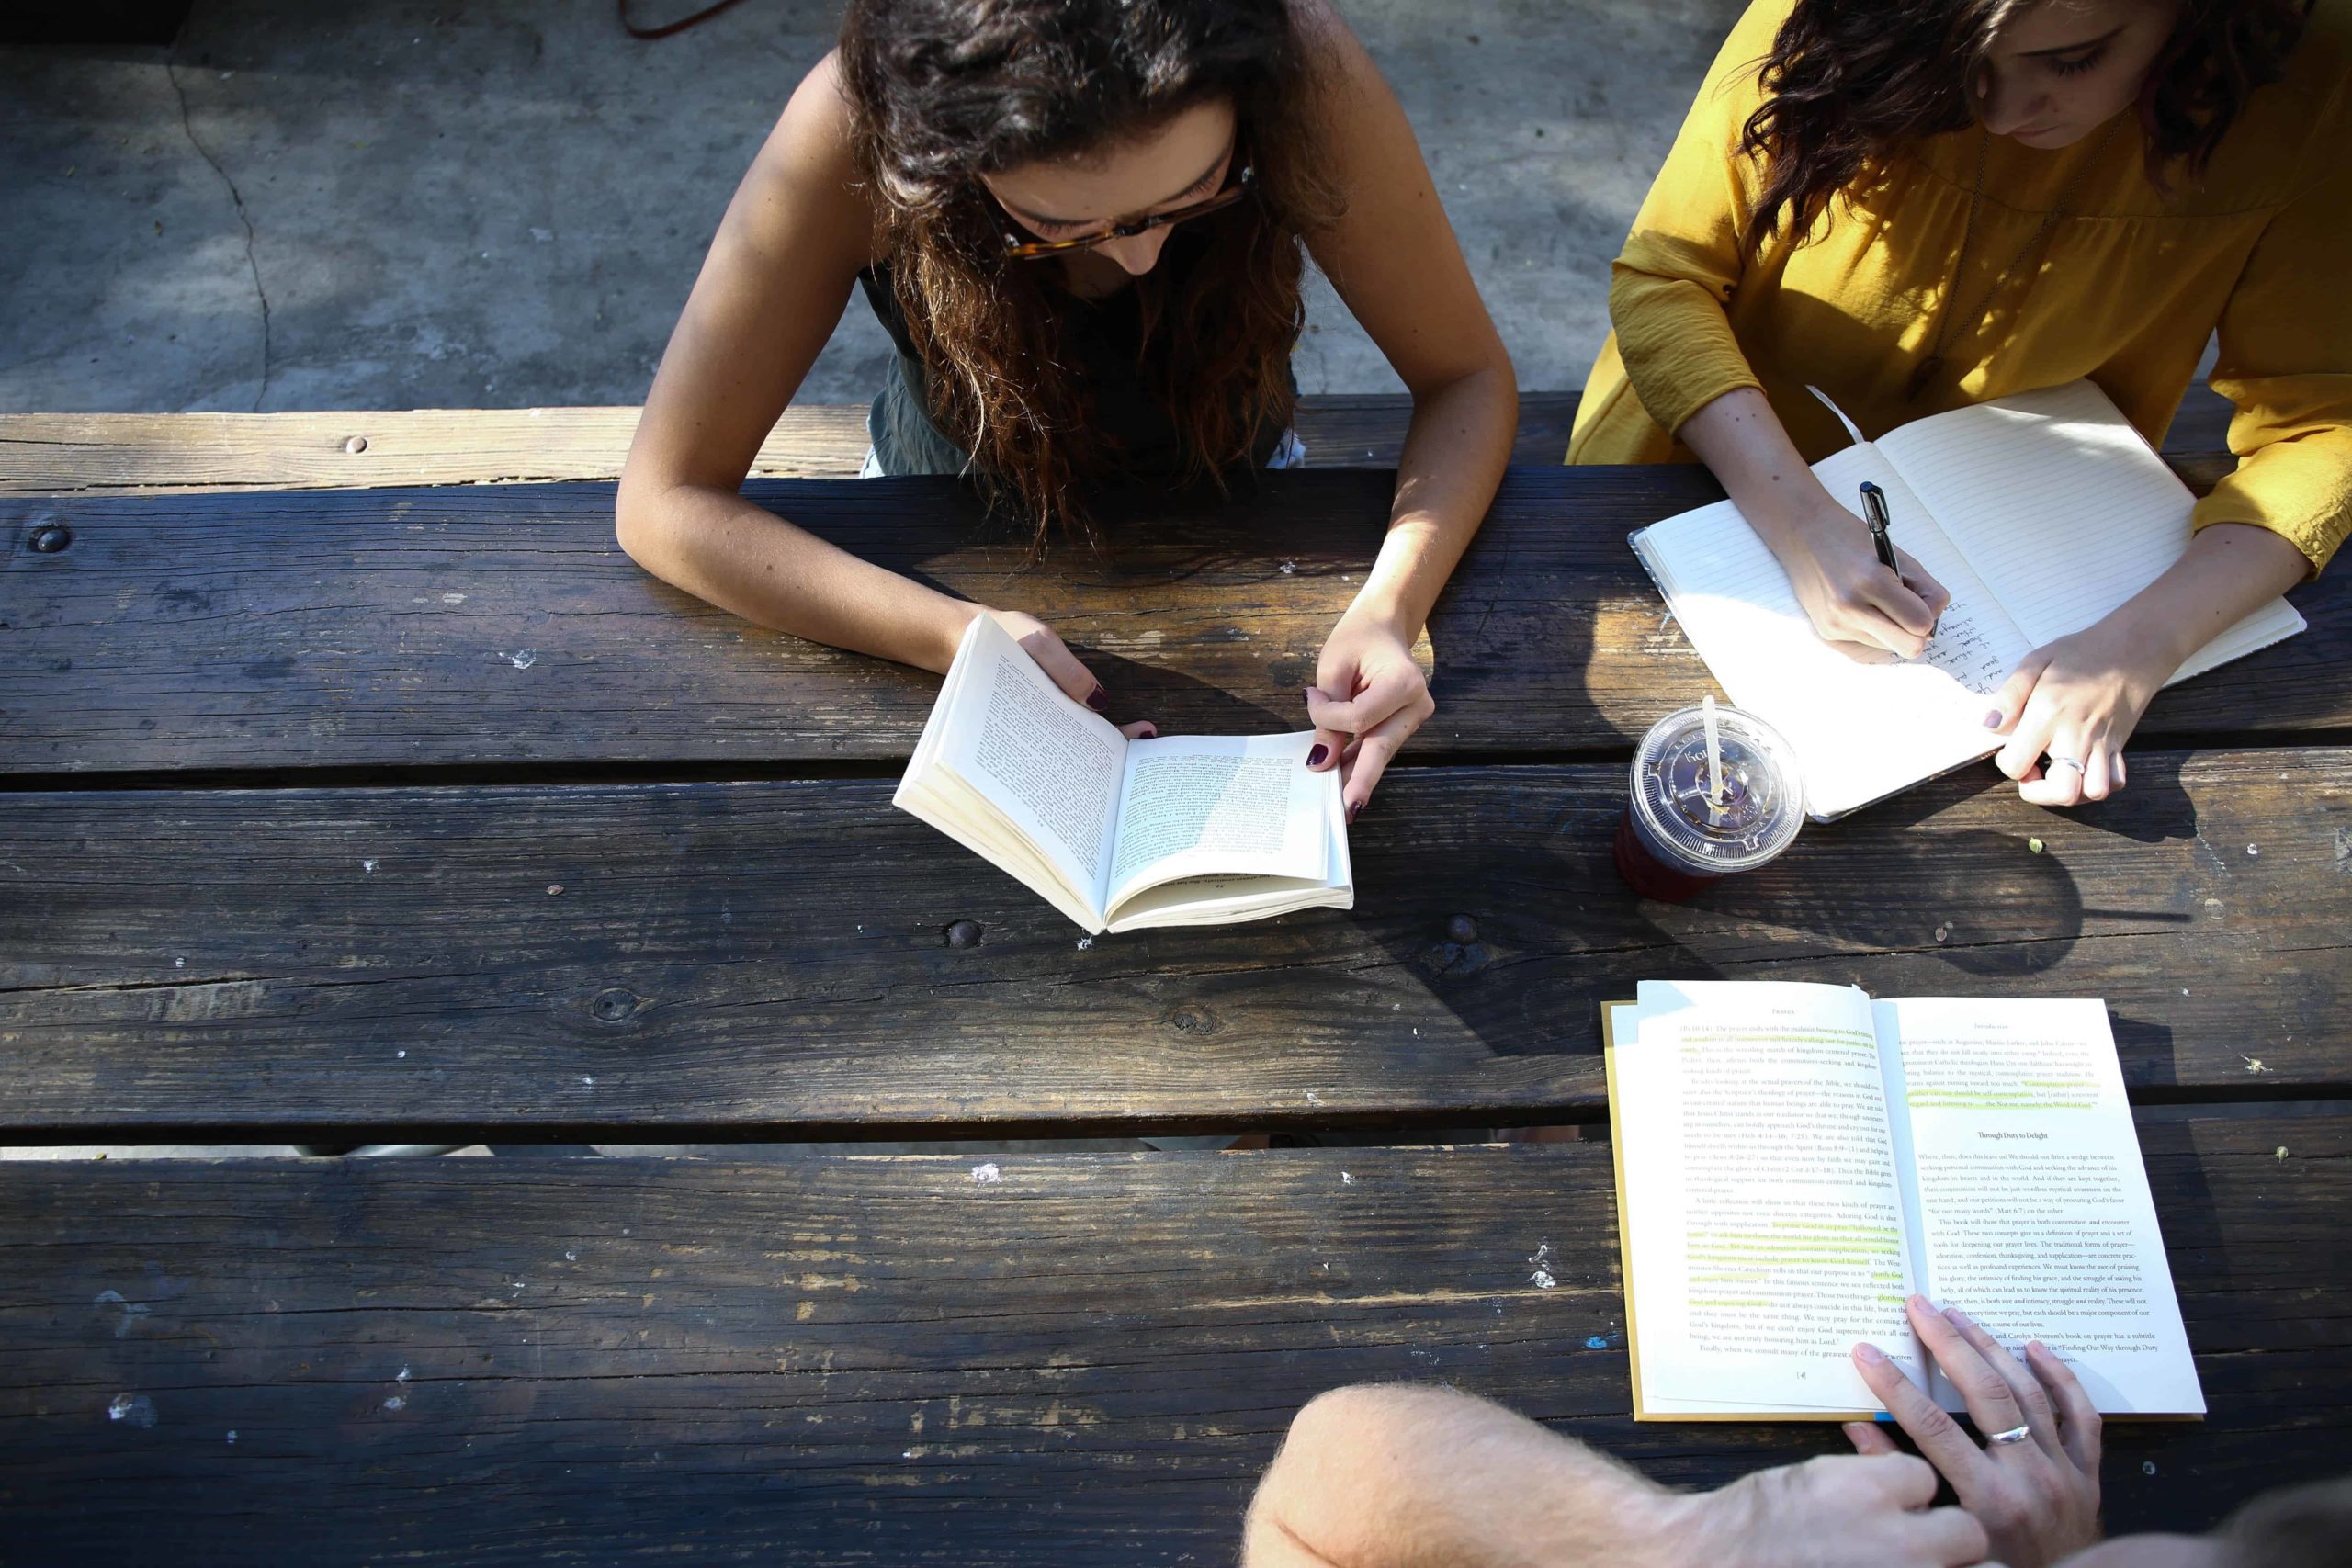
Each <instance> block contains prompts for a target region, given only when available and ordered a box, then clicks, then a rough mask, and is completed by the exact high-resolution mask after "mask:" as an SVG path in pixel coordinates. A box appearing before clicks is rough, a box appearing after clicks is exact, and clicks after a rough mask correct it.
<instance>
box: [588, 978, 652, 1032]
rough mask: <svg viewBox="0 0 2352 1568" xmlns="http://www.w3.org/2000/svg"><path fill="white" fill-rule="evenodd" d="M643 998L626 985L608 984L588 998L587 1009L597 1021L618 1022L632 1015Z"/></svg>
mask: <svg viewBox="0 0 2352 1568" xmlns="http://www.w3.org/2000/svg"><path fill="white" fill-rule="evenodd" d="M643 999H644V998H641V997H639V995H638V994H637V993H636V992H635V991H632V990H630V989H629V988H628V987H626V986H610V987H605V989H604V990H601V991H598V992H597V993H596V994H595V996H594V998H591V999H590V1001H589V1003H588V1011H589V1013H590V1015H591V1016H593V1017H594V1019H595V1020H596V1021H598V1022H599V1023H619V1022H622V1021H625V1020H627V1019H628V1018H630V1017H631V1016H633V1015H634V1014H635V1013H636V1011H637V1006H638V1003H639V1002H640V1001H642V1000H643Z"/></svg>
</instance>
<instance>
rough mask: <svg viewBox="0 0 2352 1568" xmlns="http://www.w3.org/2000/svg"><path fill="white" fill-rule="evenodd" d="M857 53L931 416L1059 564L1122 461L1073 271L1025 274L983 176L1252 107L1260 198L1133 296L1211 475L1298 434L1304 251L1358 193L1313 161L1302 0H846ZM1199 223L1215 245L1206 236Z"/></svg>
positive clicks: (1164, 400)
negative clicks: (1089, 493)
mask: <svg viewBox="0 0 2352 1568" xmlns="http://www.w3.org/2000/svg"><path fill="white" fill-rule="evenodd" d="M841 59H842V76H843V81H844V84H845V91H846V92H847V95H848V98H849V104H850V113H851V122H852V139H853V147H854V153H855V157H856V160H857V164H858V168H859V170H860V173H861V175H862V177H864V178H865V180H867V181H868V182H869V183H870V186H871V187H872V190H873V192H874V194H875V196H876V197H877V198H878V204H879V210H880V215H881V237H882V240H883V243H884V244H885V246H886V247H887V250H888V254H889V256H890V258H891V280H892V287H893V288H894V289H895V290H896V293H897V297H898V301H899V306H900V308H901V310H902V312H903V314H904V315H905V317H906V322H907V333H908V336H909V337H910V339H911V340H912V342H913V345H914V347H915V350H916V352H917V354H918V355H920V356H921V358H922V362H923V367H924V369H925V371H926V372H927V377H926V380H927V386H928V390H929V396H930V400H931V411H930V412H931V414H932V417H933V420H934V421H935V422H936V423H938V424H939V425H940V427H941V430H942V431H943V433H944V434H946V435H947V436H948V437H949V438H950V439H952V440H954V441H956V443H957V444H958V445H959V446H962V447H963V448H964V449H965V450H966V451H967V452H970V453H971V454H972V455H973V457H974V459H975V461H974V463H973V474H974V477H975V478H976V479H978V481H979V482H980V484H981V486H982V488H983V490H984V491H986V492H987V493H988V495H989V499H990V501H991V502H1010V503H1012V504H1013V505H1014V506H1015V507H1016V508H1017V510H1018V511H1019V512H1020V513H1023V515H1025V517H1026V518H1027V519H1028V520H1029V521H1030V523H1031V524H1032V525H1034V527H1035V541H1034V544H1035V548H1037V549H1039V550H1042V549H1043V548H1044V547H1045V542H1046V536H1047V533H1048V531H1049V529H1051V528H1052V527H1053V526H1054V525H1056V524H1057V523H1059V524H1067V525H1079V526H1081V527H1082V526H1083V525H1084V524H1085V522H1086V516H1085V512H1084V506H1083V501H1082V495H1083V492H1084V491H1085V490H1086V489H1087V488H1088V485H1089V483H1090V481H1092V480H1096V479H1103V478H1107V477H1109V476H1110V475H1111V474H1112V473H1113V472H1114V471H1115V469H1116V468H1117V467H1118V460H1119V453H1118V452H1117V451H1116V450H1115V449H1114V448H1113V447H1111V446H1109V445H1108V444H1107V442H1106V441H1105V439H1104V438H1103V436H1102V435H1100V434H1097V433H1095V432H1092V431H1091V430H1090V429H1089V424H1090V417H1089V416H1090V413H1091V409H1092V406H1093V401H1094V398H1093V390H1092V389H1091V387H1089V386H1088V385H1087V384H1086V382H1085V380H1084V378H1082V377H1081V376H1079V375H1076V374H1074V373H1072V372H1070V371H1069V370H1067V369H1065V368H1064V367H1067V366H1069V365H1072V364H1074V363H1076V362H1077V360H1076V356H1075V355H1073V354H1072V353H1070V352H1069V351H1067V350H1066V348H1065V346H1064V334H1065V333H1066V331H1067V330H1068V321H1069V317H1070V315H1071V312H1070V311H1069V310H1062V309H1057V298H1066V295H1065V291H1064V290H1063V288H1062V287H1061V276H1062V273H1061V268H1060V267H1059V266H1058V265H1055V264H1053V263H1051V262H1022V261H1014V260H1010V259H1008V258H1007V257H1006V255H1005V254H1004V245H1003V235H1004V232H1005V220H1004V218H1003V216H1002V214H1001V209H998V207H997V206H996V204H995V202H994V200H993V199H992V198H991V197H989V194H988V192H987V191H986V189H985V188H984V187H983V186H981V185H980V183H979V180H978V177H977V176H978V175H981V174H984V173H994V172H996V171H999V170H1003V169H1009V168H1012V167H1014V166H1016V165H1018V164H1023V163H1028V162H1031V161H1034V160H1036V159H1042V158H1055V157H1064V156H1069V155H1073V154H1076V155H1084V154H1086V153H1088V152H1092V151H1098V150H1105V149H1109V148H1114V147H1115V146H1116V145H1117V144H1118V142H1119V141H1121V140H1122V139H1125V138H1129V137H1132V136H1134V135H1136V133H1137V132H1139V131H1148V130H1150V129H1151V128H1152V127H1154V126H1155V125H1157V124H1159V123H1161V122H1164V121H1165V120H1166V119H1167V118H1169V117H1170V116H1171V115H1175V114H1178V113H1181V112H1182V111H1183V110H1185V109H1187V108H1190V107H1193V106H1195V105H1197V104H1200V103H1204V102H1206V101H1210V100H1213V99H1216V98H1226V99H1229V100H1230V101H1231V102H1232V104H1233V106H1234V108H1235V111H1236V114H1237V118H1238V130H1239V136H1240V141H1239V143H1238V152H1237V158H1240V157H1247V158H1248V159H1249V160H1250V163H1251V164H1252V165H1253V167H1254V171H1255V173H1254V181H1255V188H1254V191H1253V194H1252V195H1251V196H1250V197H1249V198H1247V199H1245V200H1243V201H1241V202H1239V203H1238V204H1237V205H1235V206H1233V207H1229V208H1227V209H1225V210H1223V211H1221V212H1218V213H1216V214H1213V215H1211V216H1209V217H1206V218H1201V219H1196V220H1193V221H1192V222H1191V223H1189V224H1187V225H1186V231H1187V235H1186V239H1187V243H1188V245H1196V246H1197V254H1195V256H1194V259H1193V262H1192V265H1188V266H1186V267H1184V268H1183V269H1182V274H1183V275H1182V276H1181V277H1170V276H1164V274H1165V273H1166V272H1167V271H1168V270H1169V269H1167V268H1155V269H1154V270H1153V271H1151V272H1150V273H1148V274H1146V275H1144V276H1141V277H1138V278H1137V279H1136V281H1135V285H1134V287H1135V288H1136V294H1137V304H1138V307H1139V309H1140V310H1141V313H1142V320H1143V322H1144V343H1145V348H1146V351H1147V352H1146V354H1145V356H1144V363H1143V365H1142V366H1141V367H1139V368H1143V369H1148V372H1149V375H1148V381H1147V390H1148V393H1149V395H1150V396H1151V397H1152V398H1153V399H1154V400H1156V401H1157V402H1158V403H1159V406H1160V407H1161V408H1162V410H1163V411H1164V412H1166V413H1167V414H1168V416H1169V419H1170V423H1172V424H1174V426H1175V427H1176V430H1177V432H1178V434H1179V437H1180V439H1181V441H1182V448H1183V463H1184V466H1185V468H1186V471H1187V474H1188V477H1189V478H1190V479H1193V480H1196V481H1197V480H1199V479H1204V478H1206V479H1213V480H1215V481H1216V482H1217V483H1219V484H1220V485H1221V484H1222V483H1223V479H1222V477H1221V476H1222V475H1223V473H1224V471H1225V470H1226V469H1227V468H1228V467H1229V466H1231V465H1233V464H1235V463H1236V462H1238V461H1241V460H1246V459H1247V457H1249V455H1250V452H1251V450H1252V448H1253V446H1254V443H1255V441H1256V438H1257V436H1258V435H1259V434H1260V433H1261V432H1263V431H1265V430H1268V429H1280V428H1282V427H1283V425H1284V424H1286V423H1288V422H1289V420H1290V415H1291V400H1292V399H1291V381H1290V373H1289V359H1290V353H1291V349H1292V346H1293V345H1294V344H1295V343H1296V341H1297V338H1298V333H1299V327H1300V322H1301V321H1302V319H1303V315H1304V311H1303V309H1302V306H1301V303H1300V282H1301V279H1302V276H1303V275H1304V271H1305V265H1306V263H1305V255H1304V252H1303V247H1302V236H1303V235H1304V234H1306V233H1307V232H1309V231H1312V230H1313V229H1315V228H1317V227H1319V226H1321V225H1323V224H1326V223H1328V222H1329V221H1330V220H1332V219H1333V218H1334V217H1335V216H1336V215H1337V212H1338V200H1337V197H1336V196H1335V194H1334V193H1333V191H1332V190H1331V189H1330V187H1329V186H1328V184H1326V183H1325V182H1324V181H1323V179H1322V178H1321V177H1320V176H1319V175H1317V174H1316V173H1314V172H1313V171H1312V170H1311V169H1310V168H1309V167H1308V166H1307V164H1306V158H1307V155H1308V154H1307V149H1308V147H1309V146H1310V144H1311V143H1310V140H1309V137H1308V135H1307V131H1308V130H1309V129H1310V128H1309V127H1308V126H1307V125H1306V116H1307V114H1308V112H1309V110H1308V105H1309V103H1310V102H1311V101H1312V100H1311V94H1310V93H1309V91H1308V90H1307V89H1308V88H1309V87H1310V86H1311V85H1312V84H1311V82H1310V80H1309V67H1308V63H1307V59H1306V52H1305V49H1304V47H1303V43H1302V40H1301V39H1300V38H1299V36H1298V33H1297V29H1296V28H1295V24H1294V21H1293V18H1292V14H1291V9H1290V0H849V6H848V10H847V13H846V15H845V16H844V17H843V18H842V35H841ZM1195 231H1197V232H1195Z"/></svg>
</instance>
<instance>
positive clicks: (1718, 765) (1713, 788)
mask: <svg viewBox="0 0 2352 1568" xmlns="http://www.w3.org/2000/svg"><path fill="white" fill-rule="evenodd" d="M1702 712H1703V713H1704V714H1705V716H1706V720H1707V807H1708V809H1709V810H1711V811H1721V810H1722V809H1723V808H1724V751H1723V745H1722V742H1721V741H1720V740H1718V739H1716V734H1715V694H1714V693H1713V692H1709V693H1708V694H1707V699H1706V703H1705V705H1704V707H1703V708H1702Z"/></svg>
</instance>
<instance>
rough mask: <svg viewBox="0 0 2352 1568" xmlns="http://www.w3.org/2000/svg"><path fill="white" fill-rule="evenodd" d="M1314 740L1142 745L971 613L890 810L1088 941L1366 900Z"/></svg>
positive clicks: (1303, 733)
mask: <svg viewBox="0 0 2352 1568" xmlns="http://www.w3.org/2000/svg"><path fill="white" fill-rule="evenodd" d="M1314 744H1315V732H1314V731H1313V730H1311V729H1306V730H1300V731H1298V732H1297V733H1295V734H1292V735H1250V736H1240V735H1226V736H1212V735H1170V736H1159V737H1155V738H1153V739H1148V740H1130V739H1127V738H1126V737H1125V736H1124V735H1122V734H1120V733H1119V729H1118V727H1117V726H1116V725H1114V724H1112V723H1111V722H1109V721H1108V720H1107V719H1105V718H1103V716H1101V715H1100V714H1097V713H1095V712H1094V711H1092V710H1091V709H1090V708H1088V707H1087V706H1085V705H1083V704H1080V703H1074V702H1072V701H1070V699H1069V696H1068V695H1067V694H1064V693H1063V691H1062V689H1061V688H1060V687H1058V686H1057V685H1055V684H1054V682H1053V680H1052V678H1051V677H1049V676H1048V675H1046V672H1045V671H1043V670H1041V669H1039V668H1038V667H1037V661H1036V660H1034V659H1032V658H1030V657H1029V655H1028V652H1027V651H1026V650H1025V649H1023V648H1022V646H1021V645H1020V644H1019V643H1018V642H1016V641H1014V640H1013V638H1012V633H1010V632H1008V631H1006V630H1005V629H1004V628H1003V627H1002V626H998V625H997V624H996V621H995V620H994V619H993V618H992V617H990V616H988V615H975V616H974V617H973V618H972V624H971V626H969V627H967V629H966V631H965V633H964V640H963V642H962V643H961V644H960V645H959V646H958V647H957V649H956V662H955V663H954V664H953V665H951V666H950V667H949V668H948V671H947V680H946V682H945V683H944V685H942V686H941V687H940V690H939V700H938V701H937V702H936V703H934V704H933V705H932V710H931V717H930V719H929V720H928V721H926V722H925V723H924V725H923V727H922V739H921V740H920V741H918V742H917V743H916V746H915V754H914V756H913V758H912V759H911V760H910V761H909V762H908V763H907V772H906V776H905V777H904V778H903V779H901V780H900V781H899V790H898V793H897V794H896V795H892V796H891V803H892V804H893V805H895V806H897V807H899V809H900V810H902V811H906V812H908V813H910V814H911V815H913V816H915V817H919V818H922V820H924V821H925V822H928V823H930V824H931V825H932V826H933V827H934V828H936V829H939V830H940V831H941V832H943V833H944V834H946V835H947V836H948V837H949V838H951V839H953V840H956V842H957V843H959V844H962V845H963V846H964V847H965V848H966V849H968V850H970V851H971V852H973V853H975V854H977V855H978V856H979V857H980V858H981V859H983V860H986V861H989V862H990V863H993V864H995V865H997V866H1000V867H1001V868H1002V869H1003V870H1004V871H1005V872H1006V873H1008V874H1011V875H1012V876H1013V877H1014V878H1015V879H1017V880H1018V881H1020V882H1022V883H1023V884H1025V885H1026V886H1029V887H1030V888H1031V889H1033V890H1034V891H1035V892H1036V893H1037V894H1038V895H1039V896H1040V897H1043V898H1044V899H1045V900H1046V902H1047V903H1049V904H1051V905H1052V906H1053V907H1054V908H1057V909H1059V910H1060V911H1061V912H1062V913H1063V914H1065V915H1068V916H1069V918H1070V919H1073V920H1075V921H1077V922H1078V923H1079V924H1080V926H1081V927H1083V928H1084V929H1086V930H1087V931H1134V930H1136V929H1139V928H1141V927H1145V926H1206V925H1226V924H1229V923H1232V922H1234V921H1238V920H1259V919H1266V918H1267V917H1268V916H1270V915H1280V914H1285V913H1288V912H1289V911H1290V910H1293V909H1305V908H1313V907H1315V906H1317V905H1329V906H1333V907H1335V908H1341V909H1345V908H1351V907H1353V905H1354V903H1355V878H1354V872H1353V870H1352V869H1351V865H1350V863H1349V861H1348V819H1347V815H1346V813H1345V812H1344V811H1343V810H1342V809H1341V807H1340V772H1339V770H1338V769H1337V768H1333V769H1330V770H1329V771H1328V772H1324V773H1309V772H1308V771H1307V767H1306V753H1307V750H1308V749H1309V748H1310V747H1312V746H1313V745H1314Z"/></svg>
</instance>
